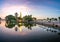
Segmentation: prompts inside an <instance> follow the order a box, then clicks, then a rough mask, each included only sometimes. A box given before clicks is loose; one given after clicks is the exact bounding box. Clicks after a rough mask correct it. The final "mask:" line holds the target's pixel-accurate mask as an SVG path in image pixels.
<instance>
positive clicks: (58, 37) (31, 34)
mask: <svg viewBox="0 0 60 42" xmlns="http://www.w3.org/2000/svg"><path fill="white" fill-rule="evenodd" d="M5 24H6V23H5V21H2V22H1V24H0V42H54V41H56V42H58V41H60V29H59V28H53V27H46V26H42V25H38V24H33V23H31V24H25V25H23V24H22V23H21V24H22V25H20V26H17V25H15V26H13V27H12V28H9V27H6V26H5Z"/></svg>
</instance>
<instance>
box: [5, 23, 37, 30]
mask: <svg viewBox="0 0 60 42" xmlns="http://www.w3.org/2000/svg"><path fill="white" fill-rule="evenodd" d="M5 26H6V27H7V28H13V27H15V31H17V30H18V28H20V31H22V28H21V26H25V27H27V28H28V29H30V30H32V28H31V27H33V26H36V23H30V22H28V23H18V24H15V23H13V22H6V23H5Z"/></svg>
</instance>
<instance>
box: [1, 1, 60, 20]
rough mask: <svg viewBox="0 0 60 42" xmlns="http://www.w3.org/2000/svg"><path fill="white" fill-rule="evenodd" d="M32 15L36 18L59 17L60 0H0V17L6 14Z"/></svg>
mask: <svg viewBox="0 0 60 42" xmlns="http://www.w3.org/2000/svg"><path fill="white" fill-rule="evenodd" d="M16 12H17V13H18V14H19V15H20V12H21V13H22V16H25V15H33V17H36V18H38V19H44V18H47V17H49V18H51V17H55V18H57V17H59V16H60V0H0V17H1V18H5V17H6V16H7V15H15V13H16Z"/></svg>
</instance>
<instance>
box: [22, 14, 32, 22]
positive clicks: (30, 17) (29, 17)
mask: <svg viewBox="0 0 60 42" xmlns="http://www.w3.org/2000/svg"><path fill="white" fill-rule="evenodd" d="M23 19H24V21H28V22H30V21H33V18H32V15H26V16H24V17H23Z"/></svg>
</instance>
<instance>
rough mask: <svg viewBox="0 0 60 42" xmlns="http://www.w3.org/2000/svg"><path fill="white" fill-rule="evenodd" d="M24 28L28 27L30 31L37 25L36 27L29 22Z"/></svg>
mask: <svg viewBox="0 0 60 42" xmlns="http://www.w3.org/2000/svg"><path fill="white" fill-rule="evenodd" d="M24 26H25V27H28V29H30V30H31V29H32V28H31V27H32V26H35V25H34V23H30V22H28V23H24Z"/></svg>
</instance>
